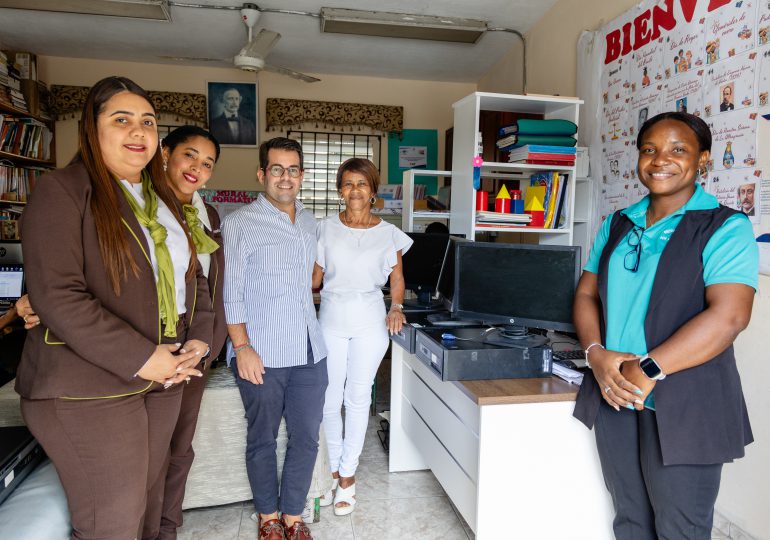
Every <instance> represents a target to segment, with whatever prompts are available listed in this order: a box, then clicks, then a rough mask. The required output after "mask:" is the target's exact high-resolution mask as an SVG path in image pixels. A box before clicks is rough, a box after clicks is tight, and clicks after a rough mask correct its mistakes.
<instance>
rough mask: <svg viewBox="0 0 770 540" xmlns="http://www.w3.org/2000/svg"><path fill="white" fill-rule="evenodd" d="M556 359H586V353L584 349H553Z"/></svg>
mask: <svg viewBox="0 0 770 540" xmlns="http://www.w3.org/2000/svg"><path fill="white" fill-rule="evenodd" d="M553 357H554V359H555V360H585V358H586V353H585V351H583V350H582V349H575V350H572V351H553Z"/></svg>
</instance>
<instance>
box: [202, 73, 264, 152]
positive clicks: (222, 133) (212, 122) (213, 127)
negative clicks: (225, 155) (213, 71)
mask: <svg viewBox="0 0 770 540" xmlns="http://www.w3.org/2000/svg"><path fill="white" fill-rule="evenodd" d="M207 90H208V92H207V104H208V113H209V131H211V134H212V135H214V137H216V139H217V141H219V144H221V145H222V146H257V133H258V129H257V119H258V118H259V116H258V114H257V83H246V82H233V83H230V82H210V83H208V88H207Z"/></svg>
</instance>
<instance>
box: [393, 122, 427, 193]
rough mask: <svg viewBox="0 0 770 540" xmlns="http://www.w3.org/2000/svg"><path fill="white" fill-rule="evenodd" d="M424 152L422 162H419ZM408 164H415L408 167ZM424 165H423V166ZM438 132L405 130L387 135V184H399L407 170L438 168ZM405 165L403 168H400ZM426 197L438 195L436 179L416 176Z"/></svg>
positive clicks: (416, 180)
mask: <svg viewBox="0 0 770 540" xmlns="http://www.w3.org/2000/svg"><path fill="white" fill-rule="evenodd" d="M423 152H424V160H421V157H422V156H423ZM408 163H416V165H412V166H409V165H407V164H408ZM423 163H424V165H423ZM437 164H438V130H435V129H405V130H403V131H401V132H400V133H397V132H390V133H388V184H401V183H402V182H403V180H404V171H406V170H408V169H427V170H433V171H435V170H436V167H437V166H438V165H437ZM402 165H405V166H402ZM415 182H416V183H418V184H425V186H426V187H425V192H426V193H427V194H428V195H438V178H436V177H435V176H418V177H415Z"/></svg>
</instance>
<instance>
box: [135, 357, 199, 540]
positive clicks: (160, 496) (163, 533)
mask: <svg viewBox="0 0 770 540" xmlns="http://www.w3.org/2000/svg"><path fill="white" fill-rule="evenodd" d="M208 377H209V370H205V371H203V377H192V378H191V380H190V383H189V384H182V385H181V386H183V387H184V389H183V391H182V406H181V408H180V410H179V418H178V420H177V422H176V427H175V428H174V434H173V436H172V437H171V452H170V454H169V455H168V456H167V459H166V461H165V463H164V467H163V470H162V471H161V474H160V475H159V476H158V479H157V480H156V481H155V483H154V484H153V485H152V487H151V488H150V491H149V493H148V494H147V508H146V510H145V515H144V527H143V529H142V539H143V540H172V539H175V538H176V530H177V528H178V527H181V526H182V502H183V501H184V491H185V485H186V483H187V475H188V474H189V473H190V467H192V463H193V459H194V458H195V452H194V451H193V447H192V440H193V436H194V435H195V426H196V424H197V423H198V413H199V412H200V407H201V399H202V398H203V389H204V388H205V387H206V381H207V380H208Z"/></svg>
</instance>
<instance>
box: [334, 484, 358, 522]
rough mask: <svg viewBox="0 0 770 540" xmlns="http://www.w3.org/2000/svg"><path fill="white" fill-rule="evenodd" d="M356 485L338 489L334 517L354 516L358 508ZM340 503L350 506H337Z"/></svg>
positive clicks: (335, 497)
mask: <svg viewBox="0 0 770 540" xmlns="http://www.w3.org/2000/svg"><path fill="white" fill-rule="evenodd" d="M355 496H356V484H355V483H353V484H350V485H349V486H348V487H346V488H344V487H342V486H339V487H337V491H336V492H335V493H334V515H335V516H347V515H348V514H352V513H353V510H354V508H355V506H356V497H355ZM339 503H347V504H348V506H337V504H339Z"/></svg>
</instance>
